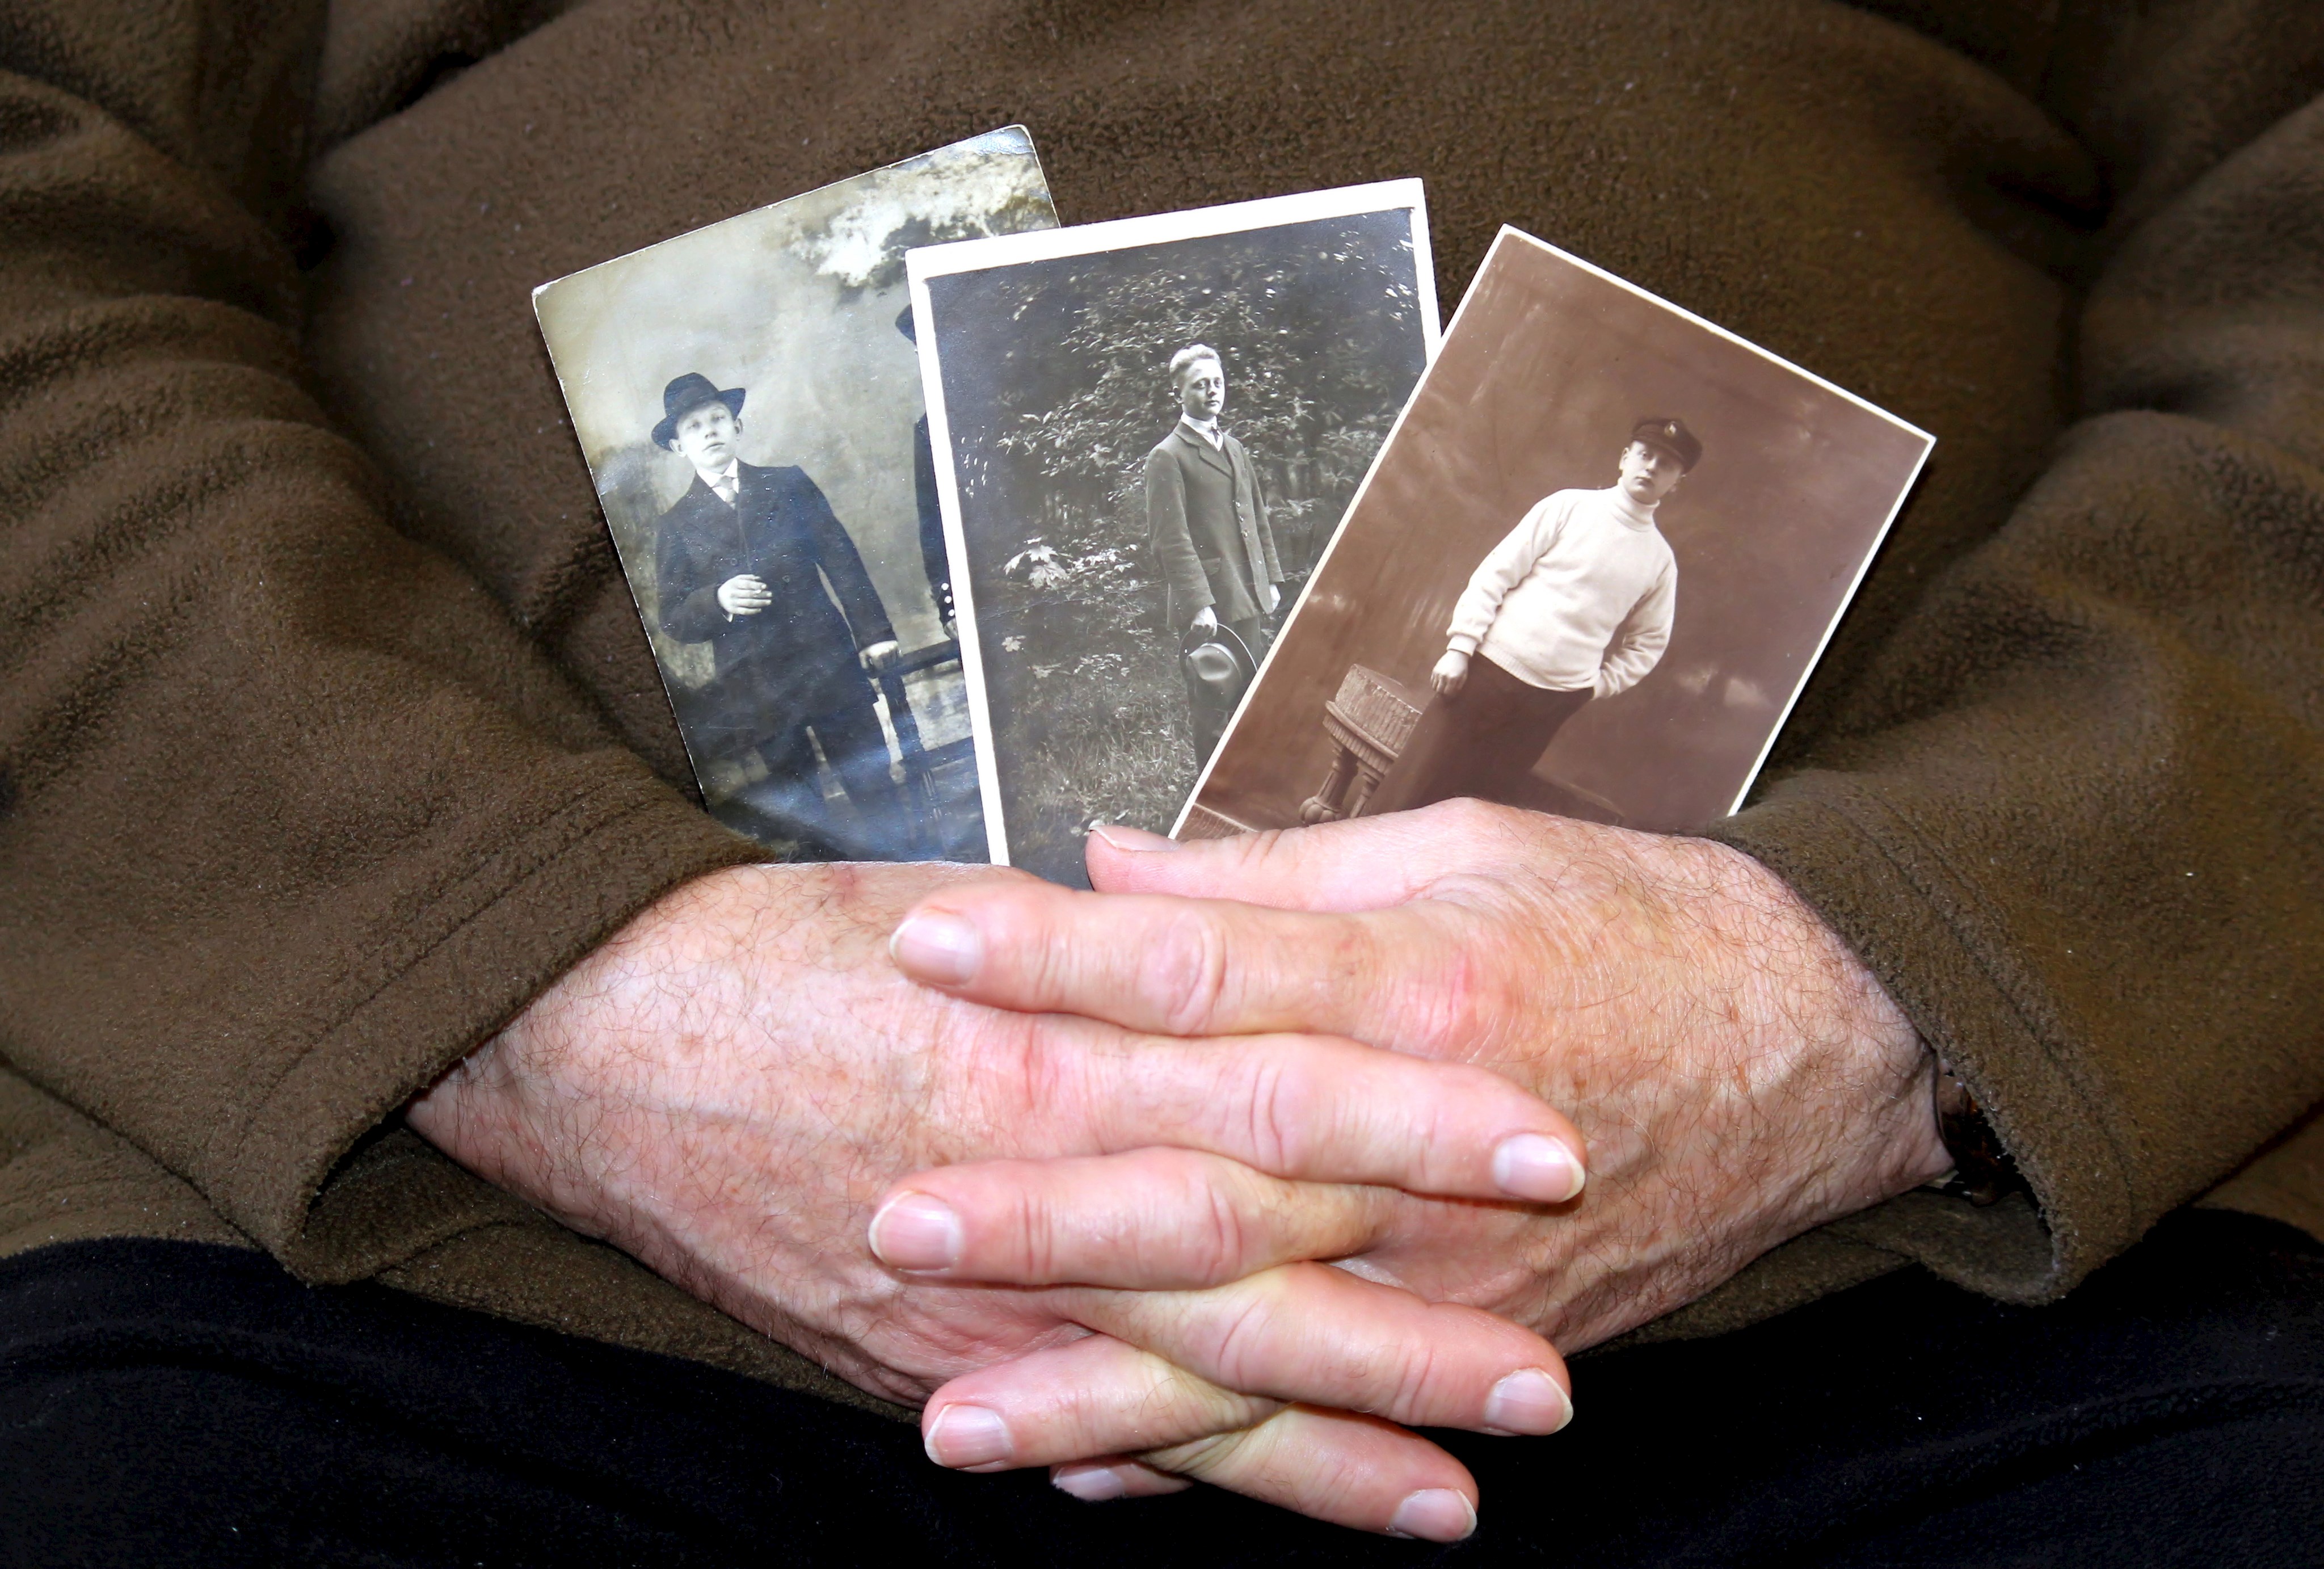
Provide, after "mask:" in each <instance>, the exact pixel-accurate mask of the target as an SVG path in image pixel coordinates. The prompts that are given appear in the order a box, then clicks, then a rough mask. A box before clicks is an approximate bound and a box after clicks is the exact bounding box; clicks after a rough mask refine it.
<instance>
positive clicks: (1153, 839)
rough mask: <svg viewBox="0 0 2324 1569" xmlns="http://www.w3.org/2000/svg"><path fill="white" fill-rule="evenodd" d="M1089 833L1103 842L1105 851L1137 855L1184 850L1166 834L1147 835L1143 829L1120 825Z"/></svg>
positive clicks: (1103, 827) (1110, 825) (1094, 829)
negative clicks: (1118, 851) (1158, 851)
mask: <svg viewBox="0 0 2324 1569" xmlns="http://www.w3.org/2000/svg"><path fill="white" fill-rule="evenodd" d="M1090 832H1091V833H1093V834H1095V835H1097V836H1098V837H1099V838H1101V839H1102V840H1104V841H1105V847H1106V848H1107V849H1109V850H1120V851H1121V852H1122V853H1123V854H1130V855H1139V854H1150V853H1152V852H1154V851H1157V850H1183V849H1185V845H1183V844H1179V843H1178V841H1177V840H1176V839H1173V838H1172V837H1170V835H1167V834H1149V833H1148V832H1147V831H1146V830H1145V829H1143V828H1125V827H1123V826H1121V825H1120V823H1110V824H1107V825H1105V826H1102V827H1096V828H1092V829H1091V830H1090Z"/></svg>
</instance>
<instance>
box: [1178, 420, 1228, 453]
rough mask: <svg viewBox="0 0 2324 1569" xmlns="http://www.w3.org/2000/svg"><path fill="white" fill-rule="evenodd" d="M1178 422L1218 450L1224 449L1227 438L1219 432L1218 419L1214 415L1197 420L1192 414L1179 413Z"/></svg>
mask: <svg viewBox="0 0 2324 1569" xmlns="http://www.w3.org/2000/svg"><path fill="white" fill-rule="evenodd" d="M1178 422H1179V423H1180V424H1182V425H1184V426H1185V428H1186V429H1189V430H1192V431H1193V432H1194V434H1195V435H1197V436H1199V437H1201V438H1203V440H1205V441H1207V442H1209V443H1210V444H1211V445H1212V446H1213V447H1215V448H1218V449H1219V450H1220V451H1222V452H1223V451H1225V450H1226V446H1227V438H1225V437H1223V436H1222V435H1220V434H1219V421H1218V417H1217V416H1216V415H1213V416H1212V417H1211V418H1210V419H1209V420H1196V419H1195V418H1194V416H1193V415H1192V414H1181V415H1179V416H1178Z"/></svg>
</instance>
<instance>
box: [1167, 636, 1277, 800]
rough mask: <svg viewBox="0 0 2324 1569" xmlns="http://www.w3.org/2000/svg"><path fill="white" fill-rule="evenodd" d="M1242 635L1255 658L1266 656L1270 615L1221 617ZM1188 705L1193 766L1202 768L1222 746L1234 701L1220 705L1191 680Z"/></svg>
mask: <svg viewBox="0 0 2324 1569" xmlns="http://www.w3.org/2000/svg"><path fill="white" fill-rule="evenodd" d="M1219 624H1220V625H1221V626H1223V627H1225V628H1226V629H1227V630H1228V631H1230V632H1233V633H1234V634H1235V636H1237V637H1239V638H1240V639H1242V646H1243V647H1244V648H1246V649H1249V650H1250V657H1251V658H1252V659H1254V660H1263V659H1265V658H1266V657H1267V644H1266V643H1265V641H1262V640H1263V639H1264V638H1265V637H1266V635H1267V618H1266V617H1265V616H1259V615H1254V616H1250V617H1249V618H1247V619H1245V620H1242V621H1222V622H1221V623H1219ZM1186 707H1187V712H1188V716H1189V717H1190V719H1191V720H1192V723H1193V728H1194V766H1195V767H1197V768H1200V767H1201V766H1202V765H1203V763H1206V762H1208V761H1211V753H1213V752H1216V751H1217V750H1218V749H1219V741H1220V739H1221V738H1222V737H1223V736H1224V735H1225V734H1226V731H1227V721H1228V720H1230V719H1231V718H1233V717H1234V706H1233V705H1232V704H1226V705H1221V704H1218V703H1215V702H1211V701H1207V700H1206V699H1205V697H1204V696H1203V694H1201V693H1198V692H1196V691H1195V690H1194V684H1193V683H1192V682H1189V683H1188V684H1187V688H1186Z"/></svg>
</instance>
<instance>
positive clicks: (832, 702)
mask: <svg viewBox="0 0 2324 1569" xmlns="http://www.w3.org/2000/svg"><path fill="white" fill-rule="evenodd" d="M810 731H811V732H813V733H814V735H815V739H816V742H817V743H820V744H821V745H822V747H823V755H824V757H825V760H826V761H829V762H830V764H831V771H832V772H833V773H835V774H836V775H838V776H839V786H840V789H844V790H845V791H846V792H847V798H848V800H849V801H850V802H851V803H852V804H853V806H854V808H855V809H856V811H857V813H859V814H860V815H861V816H862V817H863V818H864V819H865V822H866V825H867V826H871V827H873V828H874V829H875V830H876V831H878V832H880V833H882V834H884V833H885V832H886V831H887V830H888V829H889V828H890V826H891V825H895V824H900V823H901V821H902V811H903V801H902V798H901V797H900V796H899V793H898V791H897V789H896V781H895V780H894V778H893V777H892V776H891V775H890V773H889V771H888V733H887V732H886V731H884V730H882V729H881V727H880V710H879V709H878V708H876V707H874V706H872V700H871V683H870V682H868V681H862V680H856V681H851V682H848V683H845V684H844V685H841V686H838V687H837V688H835V690H834V691H833V692H832V693H831V694H830V695H828V696H826V697H825V698H824V699H823V700H822V701H821V702H820V703H818V704H817V706H816V708H815V709H814V710H813V711H811V712H810V713H809V714H808V715H807V717H806V718H805V719H804V720H802V721H801V722H800V723H798V724H797V725H792V726H791V727H790V728H789V729H788V730H785V731H783V732H781V733H780V734H778V735H776V736H775V738H774V739H773V740H771V741H770V742H768V743H765V744H764V745H762V746H761V747H760V748H759V757H760V759H761V761H763V762H765V763H766V765H767V771H768V772H770V773H772V774H775V775H777V776H778V777H783V778H791V779H807V780H811V779H813V778H814V777H815V749H814V747H813V746H810V745H809V744H808V743H807V734H808V733H809V732H810Z"/></svg>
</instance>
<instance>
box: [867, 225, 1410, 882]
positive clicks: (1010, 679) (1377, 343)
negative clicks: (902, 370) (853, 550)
mask: <svg viewBox="0 0 2324 1569" xmlns="http://www.w3.org/2000/svg"><path fill="white" fill-rule="evenodd" d="M908 270H909V272H910V277H911V287H912V297H913V309H914V310H915V312H916V313H917V315H918V320H919V323H920V329H921V330H920V356H921V369H922V374H923V378H924V384H925V390H926V396H927V404H928V411H929V420H930V425H931V429H932V431H933V433H934V441H933V448H934V454H935V458H936V488H937V492H938V494H939V497H940V499H941V502H942V505H943V509H944V518H945V528H946V530H947V533H948V539H949V542H950V546H951V551H952V558H953V560H954V563H955V565H956V570H957V573H958V575H959V579H958V580H957V581H956V582H955V585H954V588H955V592H956V593H957V595H958V596H959V604H960V610H961V622H960V632H961V643H962V648H963V652H964V660H965V662H966V666H967V670H968V677H969V692H970V701H971V703H972V705H973V708H974V711H975V713H976V716H977V737H978V743H979V745H980V747H981V748H982V752H981V753H980V765H981V772H982V783H983V788H984V806H985V825H986V831H987V835H988V840H989V844H990V849H991V858H992V859H993V860H994V861H995V862H999V863H1008V864H1012V865H1017V866H1022V867H1025V868H1027V869H1028V870H1030V871H1033V872H1037V873H1038V874H1040V875H1041V876H1043V877H1046V878H1049V879H1051V880H1052V881H1060V882H1066V883H1071V884H1074V885H1080V886H1085V885H1086V878H1085V873H1084V869H1083V842H1084V836H1085V835H1087V834H1088V832H1089V831H1090V830H1091V829H1092V828H1093V827H1095V826H1102V825H1106V824H1125V825H1128V826H1132V827H1139V828H1146V829H1150V830H1152V831H1155V832H1157V833H1158V832H1162V831H1164V830H1167V828H1168V827H1169V826H1170V825H1171V823H1172V822H1173V820H1174V819H1175V818H1176V815H1177V813H1178V810H1179V808H1180V807H1181V805H1182V804H1183V803H1184V802H1185V798H1186V793H1187V791H1188V790H1189V789H1192V788H1193V785H1194V780H1195V779H1196V778H1197V777H1198V776H1199V775H1200V773H1201V771H1202V766H1203V761H1205V760H1206V759H1207V758H1208V757H1209V756H1210V755H1211V753H1212V752H1213V750H1214V749H1215V748H1216V746H1217V744H1218V743H1219V740H1220V738H1221V736H1222V734H1224V733H1225V730H1226V725H1227V722H1228V719H1229V718H1230V716H1231V715H1232V714H1233V712H1234V710H1235V707H1236V706H1237V704H1238V703H1240V701H1241V699H1242V697H1243V696H1244V694H1245V693H1246V692H1247V691H1248V689H1249V688H1250V682H1251V680H1252V678H1253V677H1254V675H1255V674H1256V672H1257V670H1258V669H1259V664H1260V662H1261V661H1262V660H1265V659H1266V657H1267V651H1268V647H1269V645H1270V643H1271V642H1272V641H1273V639H1274V636H1275V634H1276V632H1277V628H1278V627H1279V626H1280V625H1281V624H1282V620H1283V617H1284V614H1285V613H1286V611H1287V610H1288V609H1289V607H1290V606H1291V605H1293V604H1294V603H1296V600H1297V598H1298V596H1299V594H1300V592H1301V591H1302V589H1303V587H1304V586H1305V584H1306V581H1307V579H1308V577H1309V575H1310V573H1311V572H1312V571H1313V570H1314V564H1315V562H1316V560H1317V558H1319V557H1320V555H1321V554H1322V551H1323V546H1324V544H1325V542H1326V541H1327V540H1329V538H1330V537H1331V533H1332V531H1333V527H1334V525H1336V524H1337V522H1338V521H1339V519H1340V516H1341V514H1342V512H1343V511H1344V509H1345V508H1346V506H1347V503H1348V502H1349V500H1350V498H1351V496H1353V495H1354V494H1355V491H1356V487H1357V485H1359V484H1360V481H1361V479H1362V477H1363V475H1364V473H1365V471H1366V470H1367V469H1368V468H1369V466H1370V464H1371V461H1372V457H1373V455H1374V454H1375V453H1376V452H1377V451H1378V450H1379V445H1380V443H1381V442H1382V441H1383V440H1385V439H1386V438H1387V436H1388V431H1389V429H1391V427H1392V426H1393V425H1394V423H1395V421H1396V417H1397V411H1399V410H1400V409H1402V407H1403V406H1404V402H1405V400H1406V397H1407V396H1408V395H1409V394H1410V392H1411V391H1412V389H1413V387H1414V386H1415V385H1416V383H1417V382H1418V380H1419V378H1420V375H1421V373H1422V372H1423V371H1424V370H1425V368H1426V366H1427V364H1428V362H1429V360H1430V359H1431V358H1432V357H1433V356H1434V353H1435V350H1436V344H1437V339H1438V327H1437V316H1436V293H1435V278H1434V264H1433V263H1432V261H1431V259H1430V254H1429V245H1428V218H1427V208H1426V204H1425V198H1424V195H1423V192H1422V189H1421V182H1420V181H1419V180H1392V181H1386V182H1382V183H1379V184H1376V185H1369V186H1359V187H1350V188H1347V189H1339V190H1328V191H1311V192H1304V193H1301V194H1298V195H1294V196H1286V197H1278V198H1268V199H1266V200H1261V201H1252V202H1241V203H1237V204H1234V205H1232V206H1229V207H1221V208H1204V209H1201V210H1197V211H1192V212H1182V213H1170V214H1164V215H1159V216H1156V217H1140V218H1127V219H1122V220H1119V221H1116V222H1111V223H1103V224H1093V225H1088V226H1082V227H1077V228H1070V229H1060V230H1056V231H1055V232H1052V233H1047V234H1037V235H1035V234H1028V235H1016V236H1013V237H1010V238H1005V239H991V240H980V241H972V242H967V243H964V244H958V245H942V246H936V247H932V248H929V249H926V250H917V251H914V252H913V253H912V254H911V255H910V257H909V258H908Z"/></svg>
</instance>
